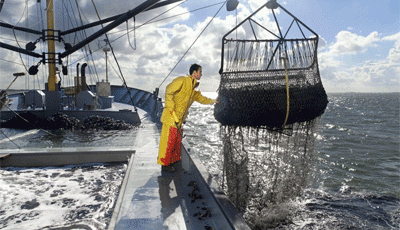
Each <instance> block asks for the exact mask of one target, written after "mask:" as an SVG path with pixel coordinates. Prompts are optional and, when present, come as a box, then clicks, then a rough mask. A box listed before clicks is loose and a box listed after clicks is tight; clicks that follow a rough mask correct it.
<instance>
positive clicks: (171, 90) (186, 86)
mask: <svg viewBox="0 0 400 230" xmlns="http://www.w3.org/2000/svg"><path fill="white" fill-rule="evenodd" d="M196 83H197V80H196V79H194V78H192V77H191V76H190V75H188V76H186V77H183V76H182V77H177V78H175V79H174V80H173V81H172V82H171V83H170V84H169V85H168V86H167V89H166V92H165V107H164V111H163V114H162V116H161V122H162V123H163V124H168V125H170V126H175V119H174V117H173V115H172V114H171V112H172V111H175V114H176V116H177V118H178V120H179V126H180V127H181V126H182V123H183V122H184V121H185V119H186V117H187V114H188V110H189V107H190V106H191V105H192V104H193V102H194V101H197V102H199V103H201V104H209V105H212V104H214V103H215V100H213V99H210V98H207V97H204V96H203V95H201V93H200V92H199V91H197V90H195V89H194V88H195V85H196Z"/></svg>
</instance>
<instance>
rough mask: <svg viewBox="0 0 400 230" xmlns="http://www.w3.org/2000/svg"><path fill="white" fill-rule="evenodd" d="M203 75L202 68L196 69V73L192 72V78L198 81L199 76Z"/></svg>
mask: <svg viewBox="0 0 400 230" xmlns="http://www.w3.org/2000/svg"><path fill="white" fill-rule="evenodd" d="M202 75H203V70H202V68H200V69H198V70H197V71H193V74H192V77H193V78H196V79H197V80H200V78H201V76H202Z"/></svg>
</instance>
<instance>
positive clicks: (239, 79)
mask: <svg viewBox="0 0 400 230" xmlns="http://www.w3.org/2000/svg"><path fill="white" fill-rule="evenodd" d="M275 4H276V5H273V6H274V7H277V6H279V7H281V6H280V5H279V4H277V3H275ZM272 10H273V9H272ZM285 11H286V10H285ZM286 12H287V11H286ZM274 16H275V14H274ZM246 20H247V21H249V23H250V24H251V23H252V24H255V23H256V22H255V21H254V20H253V19H251V17H249V18H247V19H246ZM293 24H297V25H298V26H299V28H300V24H301V25H303V24H302V23H301V22H300V21H298V20H297V19H296V18H294V20H293V22H292V24H291V25H290V27H291V26H292V25H293ZM251 28H253V27H251ZM277 28H280V27H279V26H277ZM307 28H308V27H307ZM300 30H301V28H300ZM232 31H233V30H232ZM232 31H231V32H232ZM268 31H269V30H268ZM231 32H230V33H231ZM254 32H255V31H254V30H253V33H254ZM269 32H271V31H269ZM254 34H255V33H254ZM280 34H281V35H282V34H283V33H280ZM286 34H287V33H286ZM286 34H285V36H283V37H282V36H281V37H279V36H278V35H275V36H276V37H279V38H278V39H265V40H260V39H257V38H255V39H234V38H229V39H228V38H227V35H225V36H224V38H223V45H222V63H221V65H222V66H221V70H220V75H221V81H220V86H219V90H218V103H217V104H216V106H215V108H214V116H215V118H216V120H218V121H219V122H220V124H221V128H220V130H221V133H220V135H221V139H222V141H223V150H222V154H223V157H224V161H223V170H224V175H223V179H222V182H221V183H222V187H223V189H224V190H225V192H226V193H227V194H228V196H229V198H230V199H231V201H232V202H233V203H234V204H235V206H236V208H237V209H238V210H239V211H240V212H242V213H243V214H244V217H245V219H246V220H247V222H248V224H249V226H250V227H251V228H253V229H265V228H268V227H272V225H270V224H271V223H275V224H276V223H277V221H276V218H281V219H285V220H286V215H288V213H289V212H283V214H282V213H280V214H276V213H272V212H274V211H275V212H276V210H277V209H272V208H271V207H272V206H273V205H275V206H282V205H280V204H282V203H283V202H287V201H289V200H291V199H294V198H296V197H297V196H299V195H300V194H301V191H302V188H304V186H306V184H307V179H308V175H309V173H310V172H311V169H312V159H313V154H312V153H313V148H314V140H315V138H316V132H317V126H318V122H319V119H320V116H321V115H322V114H323V113H324V111H325V108H326V106H327V104H328V98H327V94H326V92H325V89H324V87H323V85H322V82H321V78H320V73H319V69H318V61H317V46H318V35H316V34H315V36H310V37H308V38H306V37H305V36H304V33H303V32H302V31H301V34H303V38H300V39H287V38H286ZM278 222H279V221H278Z"/></svg>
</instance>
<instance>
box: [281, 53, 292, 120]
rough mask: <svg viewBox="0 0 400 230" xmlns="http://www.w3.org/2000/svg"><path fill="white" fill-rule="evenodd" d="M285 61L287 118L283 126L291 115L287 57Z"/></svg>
mask: <svg viewBox="0 0 400 230" xmlns="http://www.w3.org/2000/svg"><path fill="white" fill-rule="evenodd" d="M283 60H284V63H285V80H286V118H285V122H284V123H283V126H282V128H285V126H286V122H287V120H288V117H289V104H290V101H289V78H288V72H287V65H286V58H284V59H283Z"/></svg>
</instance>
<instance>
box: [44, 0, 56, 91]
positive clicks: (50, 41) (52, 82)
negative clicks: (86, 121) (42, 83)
mask: <svg viewBox="0 0 400 230" xmlns="http://www.w3.org/2000/svg"><path fill="white" fill-rule="evenodd" d="M46 6H47V29H48V31H47V32H48V37H47V46H48V47H47V50H48V53H49V78H48V81H47V82H48V90H49V91H56V60H55V59H56V58H55V52H56V45H55V41H54V14H53V9H54V8H53V0H46Z"/></svg>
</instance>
